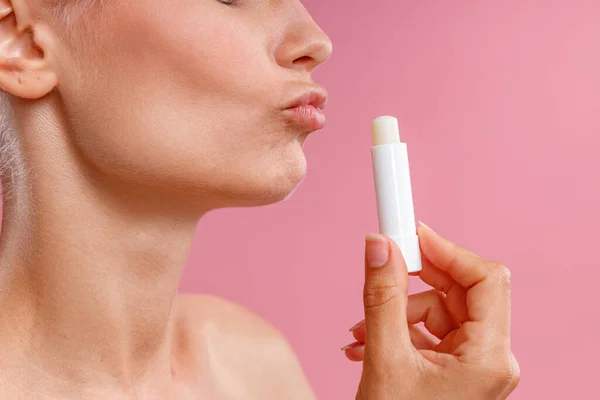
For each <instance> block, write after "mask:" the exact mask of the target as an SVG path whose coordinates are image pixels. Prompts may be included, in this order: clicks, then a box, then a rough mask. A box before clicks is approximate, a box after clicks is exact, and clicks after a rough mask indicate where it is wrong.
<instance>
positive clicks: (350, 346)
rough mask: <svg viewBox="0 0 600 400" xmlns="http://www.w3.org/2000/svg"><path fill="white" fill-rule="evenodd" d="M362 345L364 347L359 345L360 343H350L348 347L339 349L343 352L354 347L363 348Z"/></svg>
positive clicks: (361, 344)
mask: <svg viewBox="0 0 600 400" xmlns="http://www.w3.org/2000/svg"><path fill="white" fill-rule="evenodd" d="M363 345H364V343H361V342H354V343H350V344H349V345H348V346H344V347H342V348H341V350H342V351H345V350H350V349H353V348H355V347H360V346H363Z"/></svg>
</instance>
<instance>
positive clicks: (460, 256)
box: [419, 222, 493, 289]
mask: <svg viewBox="0 0 600 400" xmlns="http://www.w3.org/2000/svg"><path fill="white" fill-rule="evenodd" d="M420 224H421V226H420V227H419V242H420V245H421V251H422V252H423V254H424V255H425V257H427V259H428V260H429V261H431V263H432V264H433V265H434V266H435V267H436V268H437V269H439V270H441V271H444V272H446V273H448V274H449V275H450V276H451V277H452V279H454V280H455V281H456V282H457V283H458V284H459V285H461V286H462V287H464V288H465V289H469V288H471V287H473V286H475V285H477V284H478V283H479V282H481V281H483V280H484V279H486V278H487V277H488V276H489V275H490V274H491V273H492V268H490V267H492V265H491V264H493V263H492V262H491V261H488V260H485V259H484V258H482V257H480V256H478V255H477V254H475V253H472V252H470V251H468V250H465V249H463V248H461V247H459V246H457V245H456V244H454V243H452V242H451V241H449V240H448V239H446V238H444V237H442V236H441V235H440V234H438V233H436V232H435V231H434V230H433V229H431V228H430V227H429V226H427V225H425V224H424V223H422V222H420Z"/></svg>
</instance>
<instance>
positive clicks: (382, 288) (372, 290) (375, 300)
mask: <svg viewBox="0 0 600 400" xmlns="http://www.w3.org/2000/svg"><path fill="white" fill-rule="evenodd" d="M399 295H400V291H399V290H398V287H397V286H396V285H395V284H392V283H389V284H377V285H369V286H366V287H365V290H364V292H363V301H364V306H365V309H372V308H379V307H382V306H385V305H386V304H388V303H390V302H391V301H393V300H394V299H396V298H397V297H398V296H399Z"/></svg>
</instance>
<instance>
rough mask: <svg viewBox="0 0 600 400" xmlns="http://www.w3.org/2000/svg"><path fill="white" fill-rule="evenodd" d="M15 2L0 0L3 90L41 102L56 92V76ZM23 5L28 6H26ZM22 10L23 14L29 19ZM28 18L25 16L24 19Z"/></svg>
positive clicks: (1, 86)
mask: <svg viewBox="0 0 600 400" xmlns="http://www.w3.org/2000/svg"><path fill="white" fill-rule="evenodd" d="M15 3H16V0H0V88H1V89H3V90H5V91H7V92H9V93H11V94H13V95H14V96H17V97H21V98H25V99H38V98H41V97H43V96H45V95H46V94H48V93H49V92H51V91H52V89H54V87H55V86H56V84H57V77H56V74H55V72H54V71H53V70H52V68H51V66H50V65H49V63H48V60H47V58H46V57H44V49H43V46H40V43H36V38H35V35H34V29H33V28H32V27H31V26H28V27H26V28H24V27H25V26H27V24H26V23H27V21H19V20H18V19H19V15H18V11H19V9H18V8H17V7H16V4H15ZM24 3H25V4H22V6H23V7H26V3H28V2H24ZM25 11H26V10H25V9H23V15H24V16H26V15H27V14H26V12H25ZM24 18H25V17H24Z"/></svg>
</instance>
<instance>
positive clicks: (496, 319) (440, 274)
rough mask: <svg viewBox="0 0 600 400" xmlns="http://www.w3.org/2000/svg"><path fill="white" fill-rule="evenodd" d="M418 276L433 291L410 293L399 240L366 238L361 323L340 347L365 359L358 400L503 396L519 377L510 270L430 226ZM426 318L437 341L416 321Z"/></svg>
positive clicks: (422, 238)
mask: <svg viewBox="0 0 600 400" xmlns="http://www.w3.org/2000/svg"><path fill="white" fill-rule="evenodd" d="M418 234H419V238H420V243H421V251H422V253H423V257H422V259H423V270H422V271H421V272H420V273H419V276H420V277H421V279H422V280H423V281H424V282H426V283H427V284H429V285H431V286H432V287H433V288H434V290H431V291H427V292H422V293H418V294H415V295H412V296H410V297H409V296H408V273H407V270H406V265H405V264H404V260H403V258H402V255H401V253H400V250H399V249H398V247H397V245H396V244H395V243H394V242H393V241H392V240H391V239H389V238H385V237H382V236H379V235H369V236H367V242H366V254H365V265H366V267H365V274H366V278H365V287H364V306H365V320H364V323H359V324H357V325H356V326H355V327H354V328H353V329H351V330H352V331H353V335H354V337H355V339H356V342H354V343H353V344H351V345H349V346H346V347H345V348H343V349H344V350H345V353H346V356H347V357H348V358H349V359H350V360H353V361H361V360H362V361H364V363H363V373H362V378H361V381H360V385H359V388H358V393H357V395H356V399H357V400H387V399H389V400H399V399H402V400H403V399H444V400H451V399H461V400H464V399H467V400H469V399H477V400H479V399H505V398H507V397H508V395H509V394H510V393H511V392H512V391H513V390H514V389H515V388H516V386H517V384H518V382H519V374H520V372H519V365H518V363H517V361H516V359H515V357H514V355H513V354H512V352H511V348H510V273H509V271H508V269H507V268H506V267H504V266H502V265H500V264H497V263H494V262H491V261H488V260H485V259H483V258H481V257H479V256H477V255H475V254H473V253H471V252H468V251H466V250H463V249H461V248H459V247H457V246H456V245H455V244H453V243H451V242H449V241H448V240H446V239H444V238H442V237H441V236H440V235H438V234H437V233H435V232H434V231H433V230H432V229H431V228H429V227H427V226H425V225H422V226H421V227H420V228H419V231H418ZM419 322H424V325H425V328H426V329H427V330H428V331H429V332H430V333H431V334H432V335H433V336H435V337H437V338H438V339H437V340H435V339H434V338H433V336H431V335H427V334H425V332H423V331H421V330H419V329H418V328H416V327H414V326H413V324H416V323H419Z"/></svg>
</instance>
